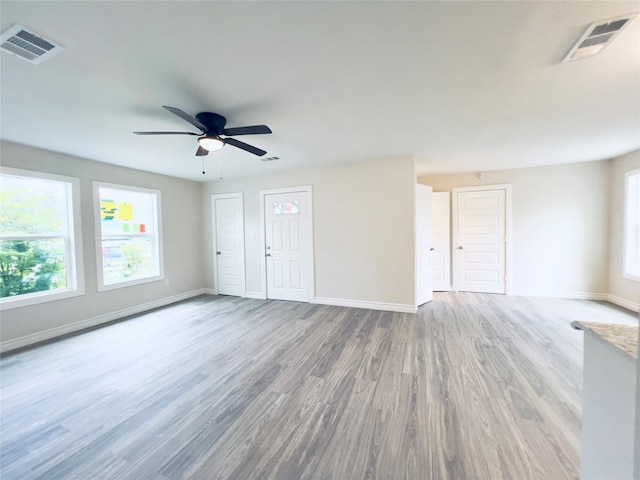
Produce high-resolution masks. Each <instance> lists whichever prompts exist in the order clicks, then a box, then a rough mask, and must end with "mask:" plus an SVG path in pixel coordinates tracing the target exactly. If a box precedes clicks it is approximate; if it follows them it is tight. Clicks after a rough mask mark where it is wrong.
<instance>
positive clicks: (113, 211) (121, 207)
mask: <svg viewBox="0 0 640 480" xmlns="http://www.w3.org/2000/svg"><path fill="white" fill-rule="evenodd" d="M155 205H156V196H155V195H154V194H151V193H143V192H132V191H128V190H115V189H112V188H104V187H101V188H100V223H101V226H102V236H106V235H122V234H130V233H148V232H152V231H153V226H154V225H155V211H156V208H155Z"/></svg>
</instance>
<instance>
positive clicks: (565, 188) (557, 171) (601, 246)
mask: <svg viewBox="0 0 640 480" xmlns="http://www.w3.org/2000/svg"><path fill="white" fill-rule="evenodd" d="M418 181H419V182H420V183H422V184H425V185H430V186H432V187H433V190H434V192H450V191H451V189H452V188H453V187H467V186H474V185H493V184H502V183H510V184H512V188H513V259H512V260H513V270H512V272H513V277H514V278H513V279H512V280H513V283H512V285H513V290H512V293H513V294H522V295H539V296H567V297H577V298H580V297H585V298H589V297H591V298H592V297H593V294H596V295H597V296H598V295H605V294H606V293H607V292H608V276H609V271H608V265H609V263H608V260H609V258H608V257H609V243H608V242H609V239H608V223H609V220H608V217H609V211H610V206H609V193H610V183H609V161H596V162H587V163H578V164H571V165H561V166H552V167H538V168H524V169H514V170H501V171H493V172H485V175H484V178H483V179H478V178H477V176H476V174H475V173H465V174H451V175H436V176H423V177H420V178H419V180H418Z"/></svg>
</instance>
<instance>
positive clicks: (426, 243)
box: [415, 185, 433, 306]
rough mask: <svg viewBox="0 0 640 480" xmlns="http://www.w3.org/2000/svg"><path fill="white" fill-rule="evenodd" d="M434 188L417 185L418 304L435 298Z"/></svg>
mask: <svg viewBox="0 0 640 480" xmlns="http://www.w3.org/2000/svg"><path fill="white" fill-rule="evenodd" d="M432 192H433V190H432V189H431V187H428V186H426V185H416V218H415V223H416V252H415V258H416V266H415V268H416V293H415V303H416V306H419V305H422V304H423V303H427V302H430V301H431V300H433V285H432V284H433V277H432V273H431V260H432V258H431V242H432V234H431V203H432V198H431V194H432Z"/></svg>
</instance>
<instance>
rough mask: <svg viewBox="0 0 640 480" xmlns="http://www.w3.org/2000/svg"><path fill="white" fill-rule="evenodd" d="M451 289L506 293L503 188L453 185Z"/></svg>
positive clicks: (504, 191)
mask: <svg viewBox="0 0 640 480" xmlns="http://www.w3.org/2000/svg"><path fill="white" fill-rule="evenodd" d="M453 201H454V209H453V212H454V225H453V227H454V235H453V246H454V250H453V266H454V267H453V288H454V290H457V291H467V292H484V293H505V292H506V243H505V242H506V225H507V221H506V206H507V189H506V188H505V187H501V186H496V187H495V188H492V187H478V188H454V189H453Z"/></svg>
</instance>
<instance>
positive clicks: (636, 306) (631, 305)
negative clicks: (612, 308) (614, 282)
mask: <svg viewBox="0 0 640 480" xmlns="http://www.w3.org/2000/svg"><path fill="white" fill-rule="evenodd" d="M607 302H611V303H615V304H616V305H619V306H621V307H623V308H626V309H627V310H632V311H634V312H640V303H635V302H632V301H630V300H627V299H626V298H620V297H616V296H615V295H607Z"/></svg>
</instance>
